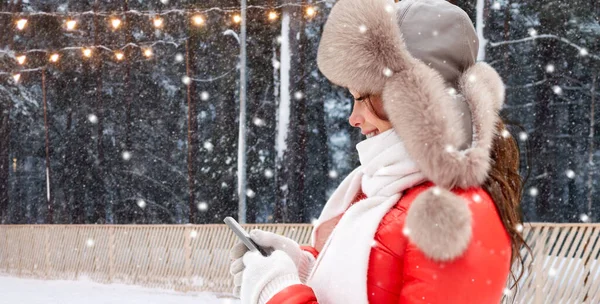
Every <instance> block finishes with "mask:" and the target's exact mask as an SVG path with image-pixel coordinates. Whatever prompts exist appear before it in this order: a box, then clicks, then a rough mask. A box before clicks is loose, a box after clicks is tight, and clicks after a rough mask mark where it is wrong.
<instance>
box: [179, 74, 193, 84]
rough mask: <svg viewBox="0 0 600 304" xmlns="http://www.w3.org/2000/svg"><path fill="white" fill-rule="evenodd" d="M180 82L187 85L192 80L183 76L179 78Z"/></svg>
mask: <svg viewBox="0 0 600 304" xmlns="http://www.w3.org/2000/svg"><path fill="white" fill-rule="evenodd" d="M181 82H183V84H185V85H189V84H190V83H191V82H192V79H191V78H189V77H188V76H183V77H181Z"/></svg>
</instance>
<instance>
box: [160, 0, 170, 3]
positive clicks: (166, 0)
mask: <svg viewBox="0 0 600 304" xmlns="http://www.w3.org/2000/svg"><path fill="white" fill-rule="evenodd" d="M160 2H162V4H169V0H160Z"/></svg>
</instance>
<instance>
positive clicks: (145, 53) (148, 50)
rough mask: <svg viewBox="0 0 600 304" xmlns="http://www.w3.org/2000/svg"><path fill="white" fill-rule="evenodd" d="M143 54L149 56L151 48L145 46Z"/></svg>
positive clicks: (150, 55)
mask: <svg viewBox="0 0 600 304" xmlns="http://www.w3.org/2000/svg"><path fill="white" fill-rule="evenodd" d="M144 56H146V57H148V58H150V57H152V49H151V48H147V49H145V50H144Z"/></svg>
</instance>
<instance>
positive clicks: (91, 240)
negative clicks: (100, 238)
mask: <svg viewBox="0 0 600 304" xmlns="http://www.w3.org/2000/svg"><path fill="white" fill-rule="evenodd" d="M95 244H96V242H95V241H94V239H87V241H86V242H85V245H86V246H88V247H94V245H95Z"/></svg>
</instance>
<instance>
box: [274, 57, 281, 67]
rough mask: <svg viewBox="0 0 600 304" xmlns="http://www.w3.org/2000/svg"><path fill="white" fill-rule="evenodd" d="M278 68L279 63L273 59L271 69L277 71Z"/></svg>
mask: <svg viewBox="0 0 600 304" xmlns="http://www.w3.org/2000/svg"><path fill="white" fill-rule="evenodd" d="M280 67H281V62H279V61H278V60H276V59H273V68H274V69H276V70H279V68H280Z"/></svg>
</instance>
